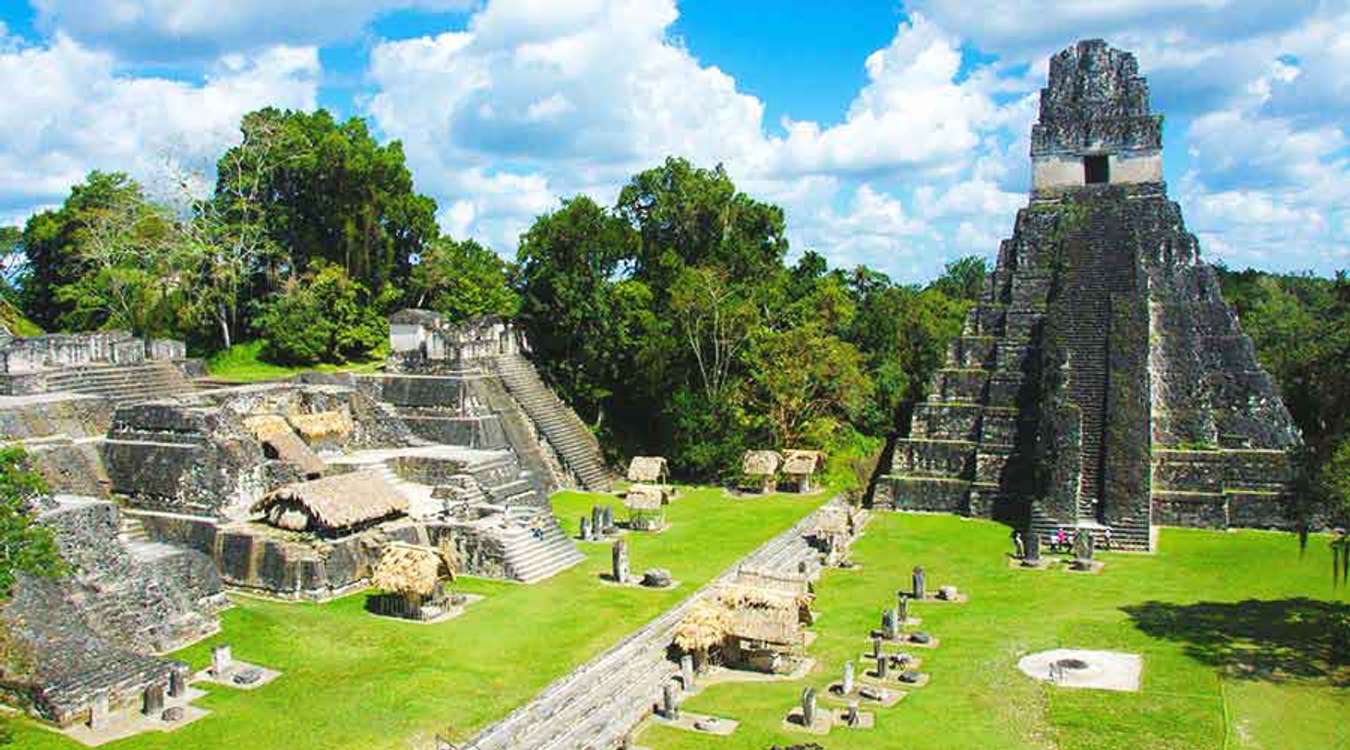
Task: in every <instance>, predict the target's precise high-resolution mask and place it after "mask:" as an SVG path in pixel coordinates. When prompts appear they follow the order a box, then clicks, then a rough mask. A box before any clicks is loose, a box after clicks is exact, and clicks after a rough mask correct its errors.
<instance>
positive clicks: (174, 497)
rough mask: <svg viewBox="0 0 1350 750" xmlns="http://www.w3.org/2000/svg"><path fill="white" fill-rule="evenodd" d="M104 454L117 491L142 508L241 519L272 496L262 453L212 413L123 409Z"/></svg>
mask: <svg viewBox="0 0 1350 750" xmlns="http://www.w3.org/2000/svg"><path fill="white" fill-rule="evenodd" d="M102 454H103V465H104V467H105V468H106V470H107V472H108V478H109V480H110V481H111V483H112V490H113V491H114V492H116V493H118V494H120V495H125V496H127V497H128V498H129V499H130V501H131V503H132V505H134V506H135V507H137V508H142V509H150V510H166V511H173V512H179V513H189V514H199V515H210V516H220V517H242V516H244V515H246V514H247V509H248V506H249V505H251V504H252V503H253V502H255V501H256V500H257V499H258V498H260V497H262V495H263V493H265V492H266V491H267V490H268V489H270V488H269V487H268V486H267V484H266V481H265V479H266V476H267V474H266V471H265V469H264V464H265V463H266V461H267V458H266V456H265V455H264V453H263V449H262V445H261V444H260V443H259V442H258V441H257V440H255V439H254V438H253V436H252V435H251V434H250V433H249V432H248V430H247V429H246V428H245V427H244V425H243V421H242V419H241V418H240V417H239V416H238V415H236V414H233V413H230V412H228V411H224V410H221V409H219V408H213V407H210V406H205V405H188V404H183V403H178V402H152V403H141V404H133V405H129V406H123V407H121V408H119V409H118V410H117V413H116V416H115V418H114V421H113V427H112V429H111V430H110V431H109V433H108V439H107V440H106V441H104V442H103V444H102Z"/></svg>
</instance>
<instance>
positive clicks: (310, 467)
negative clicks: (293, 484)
mask: <svg viewBox="0 0 1350 750" xmlns="http://www.w3.org/2000/svg"><path fill="white" fill-rule="evenodd" d="M244 426H245V427H246V428H248V431H249V432H251V433H253V437H255V438H257V439H258V442H260V443H262V444H263V445H264V446H266V447H268V448H270V449H272V452H273V453H275V454H276V456H277V458H279V459H281V460H282V461H285V462H286V463H289V464H294V465H295V466H296V467H297V468H299V469H300V473H302V474H304V475H306V476H313V475H317V474H322V473H323V470H324V468H325V464H324V462H323V459H321V458H319V457H318V456H317V455H315V453H314V451H312V450H310V449H309V446H308V445H306V444H305V441H304V440H301V439H300V436H299V435H297V434H295V430H292V429H291V426H290V425H289V424H287V423H286V420H285V419H283V418H281V417H279V416H277V415H275V414H255V415H253V416H251V417H245V418H244Z"/></svg>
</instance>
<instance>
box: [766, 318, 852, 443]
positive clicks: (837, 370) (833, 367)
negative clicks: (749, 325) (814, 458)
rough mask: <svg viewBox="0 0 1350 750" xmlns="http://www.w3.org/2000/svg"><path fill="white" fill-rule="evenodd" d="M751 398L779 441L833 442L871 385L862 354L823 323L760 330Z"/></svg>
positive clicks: (775, 441) (850, 420) (774, 439)
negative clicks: (777, 329)
mask: <svg viewBox="0 0 1350 750" xmlns="http://www.w3.org/2000/svg"><path fill="white" fill-rule="evenodd" d="M749 358H750V361H751V375H750V380H751V382H752V383H753V388H752V394H753V395H752V399H751V402H752V403H753V404H754V405H755V408H756V410H757V411H758V412H759V413H761V414H763V415H764V418H765V419H766V420H767V421H768V425H769V432H770V435H771V436H772V439H773V444H774V445H779V446H783V447H799V446H807V445H810V446H814V447H817V448H827V447H830V441H831V438H832V437H833V435H834V434H835V431H836V430H837V429H839V427H840V426H841V425H844V424H849V423H851V422H853V421H854V420H855V419H856V418H857V417H858V415H859V414H860V412H861V411H862V409H863V408H864V406H865V404H866V401H867V399H868V397H869V396H870V395H871V391H872V381H871V379H870V378H869V377H868V375H867V372H866V371H865V369H864V366H865V362H864V359H863V356H862V354H861V353H860V352H859V351H858V350H857V348H856V347H854V346H853V345H852V344H850V343H848V342H846V341H843V340H841V339H839V338H837V337H835V336H831V335H830V334H828V333H826V332H825V329H824V326H823V325H821V324H820V323H812V324H807V325H802V326H798V327H795V328H790V329H788V330H786V331H781V332H770V333H767V334H765V335H762V336H760V337H759V338H758V339H757V340H756V342H755V345H754V347H753V348H752V350H751V352H750V353H749Z"/></svg>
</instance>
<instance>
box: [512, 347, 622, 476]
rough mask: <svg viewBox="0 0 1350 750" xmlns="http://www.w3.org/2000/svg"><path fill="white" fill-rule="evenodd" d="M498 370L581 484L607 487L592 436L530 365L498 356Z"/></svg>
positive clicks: (602, 461)
mask: <svg viewBox="0 0 1350 750" xmlns="http://www.w3.org/2000/svg"><path fill="white" fill-rule="evenodd" d="M497 369H498V373H499V374H500V375H501V378H502V382H504V383H505V384H506V387H507V390H508V391H510V393H511V396H512V397H513V398H514V399H515V400H516V401H517V402H518V403H519V404H520V405H521V408H523V409H524V410H525V413H526V415H527V416H529V418H530V421H532V422H533V423H534V424H535V427H536V428H537V429H538V430H539V432H540V434H541V435H542V436H543V437H544V439H545V440H546V441H547V442H548V444H549V445H551V446H552V447H553V450H554V451H555V452H556V453H557V454H558V457H559V458H560V459H561V461H562V462H563V465H564V466H565V467H566V468H567V470H568V471H570V472H572V473H573V474H574V475H575V476H576V477H577V480H578V481H579V482H580V483H581V485H582V487H583V488H584V489H587V490H592V491H604V490H608V489H609V487H610V484H611V482H610V475H609V471H608V470H607V469H606V468H605V462H604V459H603V458H602V457H601V456H600V449H599V445H597V444H596V442H595V437H594V436H593V435H592V434H591V433H590V430H589V429H588V428H587V427H586V425H585V424H583V423H582V422H581V420H580V419H579V418H578V417H577V416H576V414H575V413H573V412H572V410H571V409H570V408H568V407H567V405H566V404H564V403H562V401H560V400H558V398H557V396H556V395H555V394H554V393H553V392H552V391H551V390H550V389H549V388H548V386H547V385H545V384H544V382H543V381H542V380H540V379H539V375H538V374H537V373H536V372H535V371H534V368H533V366H532V365H530V364H529V362H527V361H524V360H521V359H519V358H518V357H514V356H506V357H501V358H499V362H498V363H497Z"/></svg>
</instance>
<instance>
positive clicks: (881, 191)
mask: <svg viewBox="0 0 1350 750" xmlns="http://www.w3.org/2000/svg"><path fill="white" fill-rule="evenodd" d="M1023 5H1024V6H1025V7H1024V8H1023V9H1022V10H1020V11H1019V12H1016V13H1010V12H1008V11H1007V10H1006V3H998V2H993V1H992V0H911V2H908V3H903V4H902V3H899V2H880V1H878V2H863V1H854V2H849V3H818V2H804V1H792V2H782V1H781V0H780V2H767V1H765V0H742V1H741V2H738V3H722V2H710V1H709V2H680V3H677V2H674V0H290V1H289V2H286V3H277V2H275V0H268V1H267V2H264V1H263V0H232V2H229V3H218V2H212V1H211V0H33V2H32V3H31V4H29V3H25V2H22V1H21V0H20V1H14V0H11V2H8V3H5V4H4V5H3V7H0V24H3V29H0V87H2V88H3V90H5V91H6V92H9V94H8V95H7V96H6V97H5V98H4V99H0V223H17V222H22V221H23V220H24V219H25V218H26V217H27V216H28V215H30V214H31V213H32V212H33V211H35V210H39V209H41V208H43V207H47V206H51V205H55V204H59V202H60V201H61V200H62V199H63V198H64V195H65V193H66V191H67V190H68V189H69V186H70V185H71V184H72V183H74V182H77V181H78V180H79V179H80V178H81V177H82V175H83V174H84V173H85V172H87V171H88V170H90V169H95V168H100V169H123V170H126V171H130V172H132V173H133V174H134V175H135V176H137V177H138V178H139V179H141V180H143V181H144V182H146V183H147V184H148V185H150V186H152V188H154V187H156V186H165V185H169V184H172V183H174V182H175V179H174V178H175V177H176V176H179V175H181V173H183V172H184V171H187V172H192V173H195V174H198V175H199V176H200V177H201V178H202V182H203V183H205V182H206V181H209V176H210V175H209V172H210V165H211V163H212V160H213V158H214V155H215V154H218V153H219V152H220V151H221V150H222V149H224V148H225V147H227V146H228V145H229V144H230V143H231V142H232V140H233V139H235V138H236V137H237V130H236V128H237V123H238V119H239V116H240V115H242V114H243V113H244V112H247V111H249V110H250V109H254V108H257V107H260V106H265V105H267V104H275V105H278V106H283V107H292V108H312V107H316V106H325V107H328V108H330V109H332V110H334V111H336V112H338V113H340V114H341V115H344V116H361V117H365V118H366V119H367V120H368V121H369V122H370V124H371V126H372V127H373V128H374V129H375V131H376V132H377V133H378V134H379V135H380V136H381V137H382V138H398V139H400V140H402V141H403V142H404V145H405V148H406V150H407V153H408V158H409V163H410V166H411V168H412V170H413V174H414V178H415V179H416V181H417V186H418V189H419V190H421V191H422V192H425V193H427V194H429V195H431V196H433V197H434V198H435V199H436V200H437V202H438V205H439V206H440V213H439V219H440V221H441V224H442V228H443V229H444V230H445V231H447V232H449V233H451V234H453V235H454V236H457V237H463V236H473V237H476V238H478V239H479V240H480V241H483V242H486V243H488V244H489V245H491V246H492V247H494V248H496V249H497V250H498V251H499V252H501V253H503V254H504V255H507V256H509V255H511V254H512V253H513V251H514V246H515V241H516V238H517V237H518V236H519V233H520V232H521V231H522V230H523V229H524V228H525V227H527V226H528V225H529V223H530V221H531V220H532V219H533V218H534V217H535V216H536V215H538V214H539V213H541V212H544V211H548V210H551V209H552V208H553V207H555V206H556V205H557V202H558V200H559V199H560V198H563V197H566V196H570V195H573V194H575V193H578V192H585V193H588V194H591V195H594V196H595V197H597V198H599V199H600V200H605V201H608V200H612V199H613V197H614V195H615V194H616V193H617V190H618V188H619V187H620V186H621V185H622V184H623V182H624V181H625V179H626V178H627V177H628V176H629V175H631V174H633V173H634V172H636V171H638V170H641V169H643V168H646V167H649V166H652V165H654V164H656V163H659V161H660V160H661V159H662V158H664V156H665V155H667V154H679V155H682V156H686V157H688V158H690V159H692V160H694V161H696V162H698V163H700V164H706V165H711V164H715V163H719V162H721V163H724V164H725V165H726V166H727V168H728V169H729V170H730V172H731V174H732V176H733V178H734V179H736V181H737V183H738V185H740V186H741V187H742V189H744V190H746V191H747V192H750V193H752V194H753V195H755V196H757V197H759V198H761V199H764V200H770V201H773V202H775V203H778V204H780V205H782V206H783V207H784V208H785V209H786V210H787V214H788V220H789V232H790V238H791V240H792V245H793V249H794V252H801V251H802V250H805V249H808V248H810V249H815V250H817V251H819V252H822V253H823V254H825V255H826V256H827V257H828V258H829V259H830V260H831V262H832V263H834V264H835V265H839V266H852V265H855V264H857V263H866V264H868V265H871V266H874V267H877V268H880V269H882V270H884V271H886V272H888V273H890V274H891V275H892V276H894V277H896V278H898V279H904V280H920V279H924V278H928V277H930V276H932V275H933V274H934V273H935V272H936V271H937V270H938V269H940V268H941V265H942V263H943V262H944V261H946V260H949V259H951V258H955V257H958V256H961V255H966V254H971V253H977V254H982V255H986V256H989V257H992V256H993V254H994V253H995V252H996V250H997V244H998V240H999V239H1000V238H1001V237H1003V236H1006V235H1007V234H1008V232H1009V231H1010V230H1011V226H1012V221H1013V216H1014V213H1015V211H1016V209H1017V208H1018V207H1019V206H1022V205H1025V203H1026V186H1027V181H1028V179H1029V175H1028V168H1027V164H1028V158H1027V148H1028V146H1027V133H1028V129H1029V127H1030V123H1031V121H1032V119H1034V116H1035V104H1036V92H1037V89H1038V88H1039V86H1041V85H1042V84H1043V81H1044V75H1045V69H1046V60H1047V59H1048V57H1049V55H1051V54H1053V53H1054V52H1055V51H1057V50H1058V49H1060V48H1062V47H1064V46H1067V45H1069V44H1071V43H1072V42H1073V41H1074V40H1076V39H1078V38H1082V37H1088V36H1101V37H1104V38H1106V39H1107V40H1108V41H1110V42H1111V43H1113V44H1114V45H1116V46H1118V47H1122V48H1125V49H1129V50H1132V51H1134V52H1136V54H1137V55H1138V56H1139V60H1140V65H1141V68H1142V70H1143V72H1144V74H1145V75H1146V76H1148V78H1149V81H1150V85H1151V88H1152V92H1153V103H1154V107H1155V110H1157V111H1161V112H1163V113H1164V114H1166V115H1167V121H1166V130H1165V141H1164V145H1165V160H1166V161H1165V163H1166V177H1167V180H1168V183H1169V190H1170V192H1171V194H1172V196H1173V197H1174V199H1176V200H1179V201H1180V202H1181V204H1182V207H1183V210H1184V211H1185V215H1186V218H1187V222H1188V226H1189V227H1190V229H1191V230H1192V231H1194V232H1196V233H1197V234H1198V235H1199V236H1200V238H1201V242H1202V246H1203V248H1204V251H1205V254H1206V256H1207V257H1209V258H1210V259H1220V260H1223V261H1224V262H1226V263H1228V264H1230V265H1233V266H1238V267H1245V266H1248V265H1251V266H1256V267H1260V268H1269V269H1278V270H1301V269H1312V270H1315V271H1317V272H1319V273H1331V272H1333V271H1334V270H1337V269H1343V268H1346V267H1347V266H1350V209H1347V206H1350V187H1348V186H1350V180H1347V179H1346V177H1347V176H1350V175H1347V172H1350V141H1347V135H1346V130H1345V128H1346V125H1345V123H1346V122H1347V121H1350V118H1347V116H1346V115H1347V114H1350V83H1348V82H1347V80H1348V79H1347V76H1345V74H1344V71H1345V70H1347V69H1350V0H1339V1H1338V2H1326V1H1325V0H1320V1H1319V0H1287V1H1286V2H1282V3H1278V4H1274V3H1270V2H1268V0H1167V1H1166V2H1164V1H1162V0H1119V1H1117V2H1097V3H1067V2H1066V3H1049V2H1046V3H1038V2H1030V1H1029V2H1026V3H1024V4H1023Z"/></svg>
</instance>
